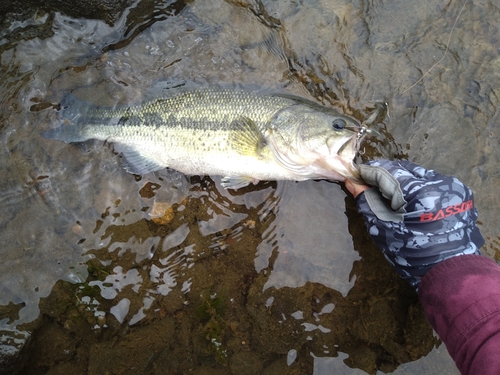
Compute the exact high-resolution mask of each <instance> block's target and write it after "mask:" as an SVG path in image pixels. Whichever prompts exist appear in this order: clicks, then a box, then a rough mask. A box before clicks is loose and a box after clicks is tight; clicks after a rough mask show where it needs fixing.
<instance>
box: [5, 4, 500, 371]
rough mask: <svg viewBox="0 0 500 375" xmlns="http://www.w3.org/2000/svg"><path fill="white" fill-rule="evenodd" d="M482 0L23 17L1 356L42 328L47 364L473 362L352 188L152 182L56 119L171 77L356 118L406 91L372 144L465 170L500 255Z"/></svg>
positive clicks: (12, 40) (9, 94) (491, 62)
mask: <svg viewBox="0 0 500 375" xmlns="http://www.w3.org/2000/svg"><path fill="white" fill-rule="evenodd" d="M463 5H464V3H463V2H456V1H452V2H449V3H447V4H442V2H439V1H432V0H426V1H423V2H412V1H402V2H401V1H400V2H361V1H354V2H346V1H326V0H324V1H321V0H305V1H302V2H294V1H264V2H248V3H247V2H244V1H215V2H214V1H208V0H195V1H192V2H189V3H183V2H177V3H176V2H170V3H165V4H157V6H156V8H155V9H154V10H153V11H152V12H149V11H146V10H144V11H142V10H141V9H142V7H141V2H138V3H137V4H135V5H134V6H133V7H132V8H131V9H128V10H127V11H125V12H124V14H123V15H122V17H121V18H120V19H119V20H118V21H117V22H116V23H115V24H114V25H113V26H111V25H108V24H106V23H104V22H102V21H94V20H82V19H72V18H70V17H68V16H65V15H64V14H60V13H55V14H53V15H49V14H45V15H44V14H38V15H37V16H36V17H34V18H33V19H30V20H26V21H24V22H18V21H16V22H14V23H13V24H11V25H7V27H6V29H5V30H3V31H2V32H1V33H0V37H1V39H0V74H1V77H2V79H1V81H0V82H1V83H0V103H1V108H0V139H1V140H2V143H3V145H4V147H3V149H2V150H3V157H2V158H0V164H1V169H2V170H3V171H4V173H3V176H4V177H3V178H2V181H1V182H0V187H1V189H0V191H1V193H0V194H1V195H0V200H1V203H2V204H1V209H0V228H1V233H2V235H1V236H0V244H1V247H0V249H1V250H0V251H1V254H2V263H1V265H0V283H1V284H0V285H1V293H0V305H1V306H0V323H1V327H2V330H3V332H4V333H5V332H7V333H8V334H7V336H4V337H7V338H4V339H3V340H4V342H3V344H5V346H4V347H3V348H7V349H8V348H9V347H15V346H16V345H13V341H12V340H11V339H9V337H11V338H13V337H15V338H17V339H19V340H18V341H19V342H22V341H23V340H28V339H27V338H29V337H31V342H32V343H34V344H33V345H32V346H30V348H29V350H28V354H27V356H26V358H27V359H26V360H25V362H26V363H25V364H24V365H25V366H26V367H25V369H27V371H31V372H33V371H38V372H48V371H49V370H50V371H54V373H56V371H63V370H64V369H65V368H66V369H67V368H71V369H72V371H73V373H79V372H81V373H84V372H85V371H88V373H89V374H98V373H102V372H105V371H109V372H110V373H128V372H127V371H129V369H130V368H131V367H132V366H135V368H136V370H134V371H135V372H134V373H135V374H140V373H144V374H146V373H161V371H162V369H165V368H168V369H171V371H172V372H173V373H185V372H193V373H196V374H211V373H217V374H225V373H227V374H230V373H234V374H247V373H248V374H260V373H262V374H278V373H290V374H303V373H310V374H315V375H319V374H330V373H339V374H363V373H370V374H375V373H377V372H379V373H382V372H390V371H393V373H395V374H428V373H441V374H457V373H458V372H457V370H456V369H455V367H454V364H453V362H452V361H451V359H450V358H449V356H448V354H447V352H446V349H445V348H444V346H443V345H439V341H438V340H437V338H435V336H434V335H433V333H432V330H431V329H430V327H429V325H428V324H427V323H426V321H425V318H424V316H423V313H422V311H421V307H420V305H419V304H418V301H417V297H416V295H415V294H414V293H413V292H412V291H411V290H410V289H409V287H408V286H407V285H405V284H404V282H402V281H401V280H399V279H398V277H397V276H396V275H395V274H394V273H393V272H392V270H391V269H390V267H389V266H388V265H387V264H386V263H385V260H384V259H383V257H382V256H381V255H380V253H379V251H378V249H376V248H375V247H374V246H373V244H372V243H371V241H370V239H369V238H368V237H367V235H366V233H365V229H364V226H363V222H362V219H361V218H360V217H359V215H357V213H356V209H355V205H354V202H353V200H352V198H350V197H349V196H347V195H346V193H345V191H344V190H343V188H342V186H341V185H339V184H336V183H331V182H326V181H307V182H301V183H294V182H261V183H259V184H258V185H256V186H250V187H247V188H245V189H242V190H239V191H236V192H234V191H226V190H224V189H222V188H221V186H220V179H219V178H218V177H216V176H211V177H198V176H183V175H182V174H179V173H177V172H175V171H162V172H160V173H156V174H150V175H146V176H142V177H138V176H133V175H129V174H127V173H126V172H125V171H124V170H123V169H122V168H121V167H120V166H119V156H118V155H116V154H115V153H114V152H113V149H112V147H110V146H109V145H103V144H102V142H88V143H86V144H83V145H66V144H62V143H59V142H54V141H48V140H45V139H43V138H41V137H40V135H39V133H40V131H42V130H45V129H49V128H52V127H54V126H57V121H58V119H57V108H58V103H59V102H60V101H61V99H62V98H63V97H64V95H66V94H67V93H72V94H73V95H76V96H78V97H79V98H81V99H83V100H86V101H88V102H90V103H93V104H98V105H127V104H132V103H139V102H141V101H142V100H143V99H144V98H145V97H147V96H148V95H150V94H151V88H152V87H154V86H155V84H157V83H158V82H159V81H162V82H168V83H169V84H170V85H176V84H177V83H179V82H185V81H188V82H193V83H194V84H199V85H210V84H220V83H225V84H252V85H258V86H265V87H268V88H272V89H277V90H280V91H283V92H288V93H293V94H296V95H301V96H304V97H308V98H311V99H313V100H315V101H317V102H318V103H322V104H324V105H326V106H330V107H333V108H336V109H338V110H341V111H343V112H344V113H346V114H348V115H352V116H354V117H356V118H357V119H358V120H363V119H364V118H365V116H367V115H368V114H369V113H370V110H371V108H373V107H374V106H375V105H376V103H387V105H388V113H387V116H386V117H385V118H384V119H382V120H381V121H380V122H379V123H377V124H376V125H375V126H376V127H377V129H378V131H379V132H380V133H381V135H380V137H378V138H376V139H371V140H368V141H367V142H366V146H365V150H364V151H365V154H364V155H363V156H362V158H363V159H371V158H376V157H386V158H407V159H409V160H412V161H414V162H417V163H420V164H422V165H424V166H426V167H429V168H434V169H436V170H438V171H439V172H442V173H446V174H452V175H455V176H457V177H459V178H460V179H461V180H462V181H464V182H465V183H466V184H468V185H469V186H471V187H472V189H473V190H474V193H475V199H476V205H477V207H478V209H479V213H480V222H481V223H480V228H481V231H482V233H483V235H484V236H485V238H486V244H485V246H484V247H483V249H482V251H483V253H484V254H485V255H488V256H490V257H492V258H494V259H496V260H499V259H500V253H499V243H500V242H499V241H500V240H499V236H498V230H497V226H496V223H497V222H498V220H499V219H500V208H499V198H498V194H497V189H496V186H498V183H499V181H498V180H499V178H500V176H499V173H498V171H499V164H500V160H499V157H498V153H497V152H496V149H497V147H498V140H499V127H498V126H497V120H498V119H499V117H500V115H499V111H498V102H499V99H498V98H499V97H500V92H499V91H498V90H499V89H498V87H500V58H499V51H500V40H499V37H500V33H499V32H498V27H497V20H498V19H499V17H500V14H499V13H500V10H499V8H498V7H496V6H495V5H494V4H493V2H488V1H476V2H474V3H472V2H467V3H466V4H465V6H464V7H463ZM141 12H142V13H141ZM459 15H460V17H458V16H459ZM455 22H456V23H455ZM33 27H35V28H36V30H38V31H37V32H36V33H34V34H33V33H30V34H29V33H24V34H23V33H22V32H21V31H23V30H27V29H28V28H30V30H31V29H33ZM443 57H444V58H443ZM438 62H439V63H438ZM436 63H438V64H436ZM429 70H430V71H429ZM428 71H429V72H428ZM427 72H428V73H427ZM424 75H425V76H424ZM422 76H424V77H423V79H421V78H422ZM420 79H421V80H420ZM415 83H416V84H415ZM75 337H78V339H75ZM48 343H50V345H47V344H48ZM131 343H133V345H132V344H131ZM19 346H22V344H19V345H18V347H19ZM44 348H45V349H44ZM46 348H53V350H51V349H46ZM132 364H133V365H132ZM65 366H67V367H65Z"/></svg>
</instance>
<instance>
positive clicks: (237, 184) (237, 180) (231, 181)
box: [221, 176, 259, 190]
mask: <svg viewBox="0 0 500 375" xmlns="http://www.w3.org/2000/svg"><path fill="white" fill-rule="evenodd" d="M257 182H259V181H258V180H255V179H253V178H252V177H247V176H237V177H231V176H225V177H222V180H221V185H222V187H223V188H224V189H233V190H236V189H239V188H242V187H245V186H247V185H249V184H250V183H253V184H256V183H257Z"/></svg>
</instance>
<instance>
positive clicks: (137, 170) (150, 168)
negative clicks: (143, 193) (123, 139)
mask: <svg viewBox="0 0 500 375" xmlns="http://www.w3.org/2000/svg"><path fill="white" fill-rule="evenodd" d="M114 148H115V151H116V152H118V153H120V154H121V164H122V166H123V168H124V169H125V170H126V171H127V172H128V173H131V174H137V175H144V174H147V173H150V172H155V171H158V170H160V169H165V168H166V167H167V166H165V165H160V164H158V163H157V162H155V161H153V160H151V158H148V157H147V156H145V155H144V154H141V152H139V151H138V150H136V149H135V148H133V147H130V146H125V145H120V144H115V145H114Z"/></svg>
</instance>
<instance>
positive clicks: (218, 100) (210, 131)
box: [41, 86, 366, 189]
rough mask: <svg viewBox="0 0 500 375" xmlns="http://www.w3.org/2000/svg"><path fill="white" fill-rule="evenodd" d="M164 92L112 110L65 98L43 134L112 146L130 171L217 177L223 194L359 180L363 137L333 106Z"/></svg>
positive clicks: (246, 93)
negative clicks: (272, 184)
mask: <svg viewBox="0 0 500 375" xmlns="http://www.w3.org/2000/svg"><path fill="white" fill-rule="evenodd" d="M165 91H166V90H165ZM165 91H162V95H160V96H159V97H154V98H151V99H149V100H145V101H144V102H143V103H141V104H137V105H130V106H123V107H117V108H113V107H99V106H94V105H92V104H90V103H86V102H84V101H82V100H79V99H78V98H76V97H75V96H74V95H72V94H68V95H67V96H66V97H65V98H64V99H63V101H62V102H61V110H60V113H61V115H60V118H61V121H62V125H61V126H59V127H57V128H53V129H49V130H46V131H43V132H42V133H41V135H42V136H43V137H44V138H46V139H51V140H59V141H63V142H66V143H78V142H85V141H87V140H90V139H96V140H101V141H104V142H106V143H112V144H113V147H114V149H115V151H116V152H117V153H119V154H120V155H121V161H122V165H123V167H124V168H125V170H126V171H127V172H129V173H132V174H136V175H145V174H147V173H150V172H154V171H158V170H161V169H164V168H172V169H175V170H177V171H179V172H182V173H184V174H186V175H214V176H221V177H222V181H221V184H222V186H223V187H224V188H226V189H239V188H241V187H244V186H246V185H248V184H250V183H254V184H255V183H257V182H258V181H261V180H265V181H269V180H294V181H303V180H307V179H327V180H332V181H345V180H346V179H349V180H352V181H359V182H361V181H362V180H361V177H360V175H359V171H358V169H357V167H356V165H355V163H354V158H355V156H356V154H357V152H358V149H359V144H360V141H361V140H362V138H363V136H364V133H366V132H364V131H363V128H362V127H361V126H360V124H359V123H358V122H357V121H356V120H355V119H352V118H350V117H349V116H346V115H343V114H341V113H339V112H338V111H336V110H334V109H332V108H328V107H325V106H322V105H320V104H318V103H316V102H313V101H311V100H308V99H305V98H302V97H300V96H295V95H292V94H284V93H275V92H266V91H262V90H252V89H247V88H242V87H232V86H230V87H225V86H208V87H198V88H196V87H195V88H184V89H183V88H179V89H175V90H173V92H169V93H168V94H165Z"/></svg>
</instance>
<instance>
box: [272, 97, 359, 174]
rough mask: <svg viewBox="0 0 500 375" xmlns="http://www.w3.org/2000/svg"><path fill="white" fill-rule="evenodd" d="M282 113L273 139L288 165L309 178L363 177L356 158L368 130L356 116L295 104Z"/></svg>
mask: <svg viewBox="0 0 500 375" xmlns="http://www.w3.org/2000/svg"><path fill="white" fill-rule="evenodd" d="M279 117H280V118H279V121H275V122H274V124H275V132H276V134H274V136H273V137H272V139H271V143H273V144H274V153H275V154H276V155H277V158H278V159H279V160H278V161H279V162H280V163H281V164H282V165H283V166H284V167H286V168H287V169H289V170H292V171H295V172H296V173H297V174H302V175H304V176H305V177H307V178H326V179H330V180H337V181H345V180H346V179H350V180H354V181H358V182H361V181H362V180H361V177H360V175H359V171H358V168H357V167H356V165H355V164H354V158H355V157H356V155H357V153H358V150H359V144H360V142H361V140H362V138H363V137H364V133H366V132H365V131H364V130H363V128H362V127H361V126H360V124H359V123H358V122H357V121H356V120H354V119H351V118H349V117H347V116H344V115H342V114H340V113H338V112H337V111H335V110H333V109H326V108H323V107H319V106H318V108H315V107H312V108H310V107H305V106H295V107H294V108H288V109H287V110H286V111H285V110H284V111H283V113H281V114H280V115H279ZM275 120H276V119H275Z"/></svg>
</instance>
